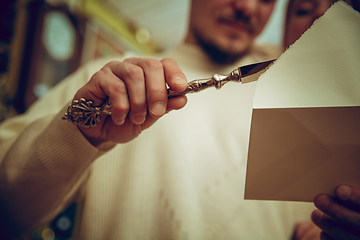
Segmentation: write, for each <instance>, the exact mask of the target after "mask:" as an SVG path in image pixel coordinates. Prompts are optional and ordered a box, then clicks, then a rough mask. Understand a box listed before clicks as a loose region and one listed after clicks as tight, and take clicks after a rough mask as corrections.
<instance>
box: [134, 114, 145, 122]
mask: <svg viewBox="0 0 360 240" xmlns="http://www.w3.org/2000/svg"><path fill="white" fill-rule="evenodd" d="M145 116H146V114H144V113H140V114H137V115H135V116H134V117H133V120H134V122H135V124H142V123H143V122H144V121H145Z"/></svg>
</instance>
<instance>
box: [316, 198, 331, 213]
mask: <svg viewBox="0 0 360 240" xmlns="http://www.w3.org/2000/svg"><path fill="white" fill-rule="evenodd" d="M329 204H330V199H329V197H328V196H327V195H321V196H319V197H317V198H316V199H315V206H316V207H317V208H319V209H320V210H322V209H325V208H326V207H327V206H328V205H329Z"/></svg>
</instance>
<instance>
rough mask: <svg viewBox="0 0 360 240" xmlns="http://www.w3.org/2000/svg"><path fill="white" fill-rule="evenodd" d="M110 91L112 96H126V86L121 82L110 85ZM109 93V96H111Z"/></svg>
mask: <svg viewBox="0 0 360 240" xmlns="http://www.w3.org/2000/svg"><path fill="white" fill-rule="evenodd" d="M110 91H111V92H112V93H114V94H126V93H127V90H126V85H125V83H124V82H123V81H117V82H116V83H114V84H112V86H111V89H110ZM111 92H110V93H109V94H111Z"/></svg>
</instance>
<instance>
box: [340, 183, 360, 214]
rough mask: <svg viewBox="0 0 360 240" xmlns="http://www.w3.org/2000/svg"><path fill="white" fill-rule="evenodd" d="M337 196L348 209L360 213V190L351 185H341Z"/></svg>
mask: <svg viewBox="0 0 360 240" xmlns="http://www.w3.org/2000/svg"><path fill="white" fill-rule="evenodd" d="M334 193H335V196H336V197H337V198H338V199H339V200H340V201H341V202H342V203H343V204H344V205H345V206H346V207H348V208H350V209H352V210H354V211H356V212H358V213H360V188H357V187H354V186H351V185H339V186H337V187H336V188H335V192H334Z"/></svg>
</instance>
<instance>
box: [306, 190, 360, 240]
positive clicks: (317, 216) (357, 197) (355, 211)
mask: <svg viewBox="0 0 360 240" xmlns="http://www.w3.org/2000/svg"><path fill="white" fill-rule="evenodd" d="M334 195H335V197H331V196H329V195H326V194H319V195H317V196H316V197H315V199H314V203H315V206H316V207H317V208H318V209H316V210H314V211H313V213H312V215H311V218H312V220H313V222H314V223H315V224H316V225H317V226H319V227H320V228H321V229H322V232H321V234H320V236H321V239H326V240H327V239H331V240H332V239H334V240H335V239H336V240H355V239H360V188H358V187H354V186H350V185H340V186H338V187H336V188H335V194H334Z"/></svg>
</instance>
